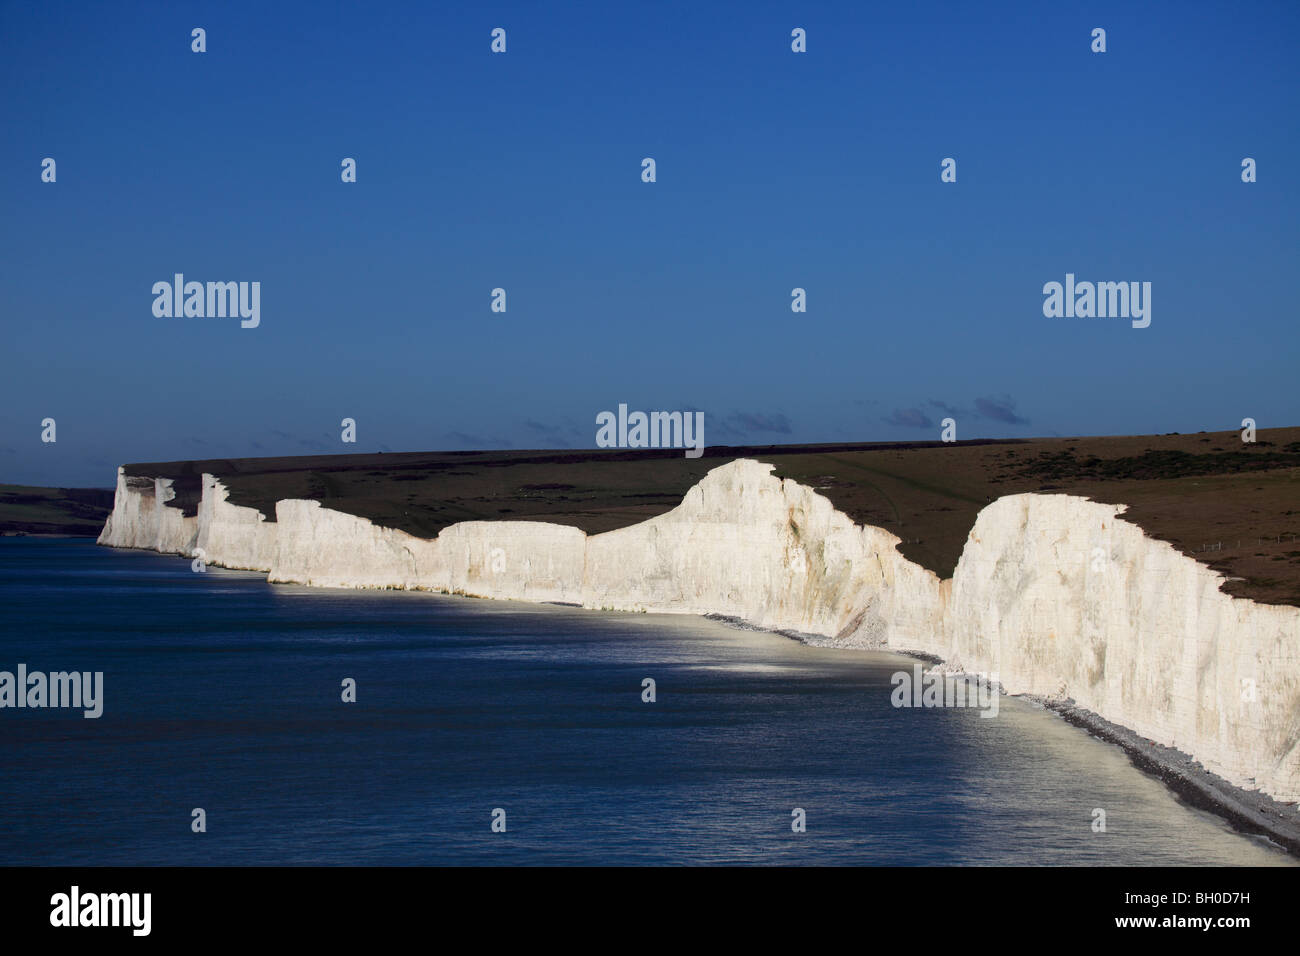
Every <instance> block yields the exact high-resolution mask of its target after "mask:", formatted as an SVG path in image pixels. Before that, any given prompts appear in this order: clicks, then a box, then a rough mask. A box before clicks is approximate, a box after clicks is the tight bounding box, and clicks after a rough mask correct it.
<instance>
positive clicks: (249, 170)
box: [0, 0, 1300, 486]
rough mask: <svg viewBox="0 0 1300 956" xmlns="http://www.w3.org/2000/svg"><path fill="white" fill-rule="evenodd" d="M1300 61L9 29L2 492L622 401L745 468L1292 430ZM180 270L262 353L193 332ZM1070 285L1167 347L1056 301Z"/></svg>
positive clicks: (0, 78) (553, 436)
mask: <svg viewBox="0 0 1300 956" xmlns="http://www.w3.org/2000/svg"><path fill="white" fill-rule="evenodd" d="M193 27H203V28H205V29H206V31H207V46H208V51H207V52H206V53H203V54H195V53H192V52H191V51H190V42H191V41H190V30H191V29H192V28H193ZM494 27H503V28H505V29H506V30H507V43H508V47H507V52H506V53H505V54H504V55H493V54H492V53H491V52H490V51H489V43H490V36H489V34H490V31H491V30H492V28H494ZM794 27H803V28H804V29H806V30H807V34H808V52H807V53H806V54H795V53H792V52H791V50H790V31H791V29H793V28H794ZM1094 27H1103V28H1105V29H1106V31H1107V47H1108V50H1107V52H1106V53H1105V54H1094V53H1092V52H1091V50H1090V43H1091V39H1090V33H1091V30H1092V29H1093V28H1094ZM1297 50H1300V4H1297V3H1293V2H1279V3H1243V4H1236V3H1218V4H1207V3H1197V2H1191V3H1187V2H1177V3H1173V2H1171V3H1149V4H1147V3H1143V4H1135V3H1132V2H1128V0H1126V2H1119V3H1087V4H1084V3H1050V4H1047V3H1041V2H1026V3H996V2H990V3H978V4H975V3H969V2H952V3H930V2H917V3H910V2H909V3H895V4H888V5H885V4H869V3H850V2H844V3H837V4H824V3H780V4H766V3H734V4H725V5H724V4H709V3H702V2H689V3H664V2H655V3H649V4H635V5H634V4H625V3H618V4H613V3H610V4H606V3H587V4H563V3H545V4H542V3H535V2H532V3H520V4H458V5H455V6H453V5H450V4H439V3H418V4H417V3H413V4H409V5H406V6H403V7H400V8H398V7H396V6H394V7H393V8H389V6H388V5H384V4H364V3H355V4H337V3H315V2H313V3H299V4H291V3H284V4H281V3H266V2H259V3H239V2H232V3H227V2H221V3H205V4H185V3H177V2H165V3H130V4H101V3H58V4H49V3H34V2H33V3H15V2H4V3H0V91H2V93H3V95H2V96H0V120H2V123H0V128H2V129H3V133H4V135H3V140H2V141H0V178H2V180H3V185H2V186H0V223H3V227H2V228H0V322H2V323H3V329H2V332H3V343H4V353H3V363H0V368H2V370H3V376H2V377H0V481H10V482H24V483H33V484H63V485H101V486H108V485H111V484H112V481H113V474H114V469H115V467H116V466H117V465H118V464H119V463H122V462H127V461H142V460H160V459H175V458H205V457H225V456H250V455H283V454H311V453H319V452H346V451H374V450H385V449H387V450H392V451H408V450H428V449H440V448H445V449H450V448H489V447H513V448H539V447H541V448H545V447H560V446H573V447H593V446H594V443H595V431H596V428H595V416H596V414H597V413H598V412H599V411H601V410H604V409H615V408H617V405H618V403H620V402H625V403H627V404H628V405H629V406H630V407H631V408H632V409H645V410H654V409H664V410H678V409H688V408H690V409H704V410H705V411H706V414H707V417H706V420H705V440H706V443H708V444H710V445H713V444H737V443H769V442H792V441H849V440H894V439H933V438H936V437H938V430H939V426H938V422H939V420H940V419H941V418H943V417H945V415H946V414H947V412H946V411H944V410H943V409H944V407H945V406H946V407H949V408H953V409H956V414H955V417H956V418H957V421H958V437H959V438H975V437H997V436H1031V435H1051V434H1109V433H1147V432H1168V431H1196V430H1200V429H1226V428H1233V427H1236V426H1237V425H1238V423H1239V422H1240V421H1241V419H1242V418H1243V417H1246V416H1250V417H1253V418H1255V419H1256V420H1257V421H1258V423H1259V425H1260V427H1270V426H1276V425H1295V424H1298V423H1300V388H1297V367H1298V366H1300V361H1298V360H1300V331H1297V320H1298V319H1300V308H1298V307H1297V292H1296V282H1297V272H1298V270H1297V263H1300V238H1298V237H1300V229H1298V227H1297V223H1300V177H1297V175H1296V173H1295V170H1294V168H1293V166H1294V164H1295V163H1296V162H1297V161H1298V160H1300V135H1298V127H1300V55H1297ZM47 156H48V157H53V158H54V159H55V160H56V161H57V164H58V165H57V175H58V180H57V182H56V183H54V184H48V183H42V182H41V181H40V172H41V170H40V164H41V160H42V159H43V158H45V157H47ZM646 156H652V157H654V158H655V159H656V161H657V164H658V182H656V183H654V184H645V183H642V182H641V178H640V172H641V166H640V164H641V160H642V158H643V157H646ZM949 156H951V157H954V158H955V159H956V160H957V162H958V182H957V183H956V184H955V185H950V184H943V183H941V182H940V181H939V171H940V168H939V164H940V161H941V160H942V159H943V158H944V157H949ZM1246 156H1250V157H1253V158H1255V159H1256V160H1257V162H1258V178H1259V181H1258V182H1256V183H1254V184H1250V185H1247V184H1243V183H1242V182H1241V178H1240V164H1241V160H1242V158H1243V157H1246ZM343 157H354V158H355V159H356V160H357V163H358V182H357V183H355V184H343V183H342V182H340V177H339V172H340V161H341V160H342V158H343ZM176 272H183V273H184V274H185V275H186V277H187V279H194V280H199V281H208V280H213V281H218V280H221V281H225V280H244V281H253V280H256V281H259V282H260V283H261V288H262V301H261V325H260V327H259V328H256V329H241V328H240V327H239V324H238V321H237V320H230V319H215V318H207V319H199V318H189V319H185V318H179V319H178V318H156V317H155V316H154V315H153V311H152V305H153V295H152V293H151V291H150V290H151V287H152V285H153V283H155V282H157V281H160V280H170V279H171V277H172V275H173V273H176ZM1067 272H1074V273H1075V274H1076V275H1077V276H1078V277H1079V278H1080V279H1094V280H1116V281H1119V280H1138V281H1150V282H1151V283H1152V324H1151V326H1150V328H1147V329H1140V330H1139V329H1133V328H1131V327H1130V325H1129V323H1128V322H1127V321H1124V320H1115V319H1110V320H1105V319H1091V320H1090V319H1048V318H1045V317H1044V316H1043V313H1042V304H1043V294H1042V291H1041V290H1042V286H1043V284H1044V283H1045V282H1048V281H1052V280H1056V281H1061V280H1063V279H1064V276H1065V273H1067ZM498 286H500V287H504V288H505V289H506V291H507V296H508V311H507V312H506V313H505V314H498V313H493V312H491V311H490V309H489V305H490V291H491V290H492V289H493V288H494V287H498ZM796 286H799V287H803V288H805V289H806V290H807V293H808V312H807V313H806V314H804V315H796V314H793V313H792V312H791V311H790V290H791V289H792V288H794V287H796ZM47 416H48V417H53V418H54V419H55V420H56V421H57V427H58V441H57V443H56V444H54V445H47V444H43V443H42V442H41V441H40V434H41V428H40V422H41V420H42V419H43V418H45V417H47ZM344 417H352V418H355V419H356V420H357V422H358V439H359V440H358V442H357V444H355V445H344V444H342V443H341V442H340V440H339V434H340V428H339V422H340V421H341V419H343V418H344Z"/></svg>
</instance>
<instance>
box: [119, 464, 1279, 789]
mask: <svg viewBox="0 0 1300 956" xmlns="http://www.w3.org/2000/svg"><path fill="white" fill-rule="evenodd" d="M772 468H773V466H772V465H769V464H763V463H760V462H758V461H754V460H747V459H742V460H738V461H733V462H731V463H729V464H726V465H723V466H721V467H718V468H715V469H714V470H712V471H710V472H709V473H708V474H707V475H706V476H705V477H704V478H703V480H701V481H700V482H699V483H698V484H696V485H695V486H694V487H692V488H691V489H690V490H689V491H688V492H687V494H686V496H685V497H684V499H683V500H682V502H681V504H680V505H678V506H677V507H676V508H674V509H673V510H671V511H669V512H667V513H665V514H661V515H659V516H657V517H654V518H650V519H648V520H646V521H643V522H641V523H639V524H635V525H632V526H629V527H625V528H620V529H618V530H615V531H607V532H604V533H601V534H594V535H587V534H585V533H584V532H583V531H582V530H580V529H578V528H572V527H567V526H561V525H556V524H549V523H544V522H534V521H470V522H463V523H460V524H454V525H451V526H450V527H447V528H444V529H443V530H442V531H441V532H440V533H439V534H438V536H437V537H436V538H433V539H426V538H420V537H416V536H413V535H411V534H407V533H405V532H403V531H399V530H395V529H392V528H385V527H380V526H378V525H375V524H373V523H372V522H371V521H369V520H367V519H365V518H359V517H356V516H353V515H348V514H343V513H341V512H338V511H332V510H330V509H328V508H324V507H322V506H321V504H320V503H319V502H316V501H307V500H296V499H289V500H282V501H279V502H278V503H277V504H276V506H275V520H274V521H267V520H265V518H264V516H263V515H261V514H260V513H259V512H257V511H256V510H254V509H252V508H245V507H239V506H236V505H232V504H230V503H229V502H228V501H227V492H226V489H225V488H224V487H223V486H222V484H221V482H220V481H219V480H217V479H216V478H213V477H212V476H211V475H204V476H203V482H202V497H201V499H200V502H199V505H198V508H197V514H195V515H192V516H189V517H186V516H185V515H184V514H183V510H182V509H178V508H175V507H168V504H167V503H168V501H170V500H172V499H173V498H174V495H175V492H174V491H173V489H172V487H171V485H172V481H171V479H168V478H156V479H147V478H139V477H128V476H127V475H126V474H125V473H124V471H122V470H121V469H119V475H118V482H117V494H116V500H115V503H114V508H113V513H112V515H111V516H110V517H109V519H108V521H107V523H106V524H105V526H104V531H103V533H102V534H101V535H100V538H99V541H100V543H101V544H105V545H110V546H114V547H128V548H146V549H150V550H156V551H160V552H163V553H175V554H182V555H185V556H188V557H195V556H198V557H201V558H203V560H205V561H206V562H208V563H210V564H214V565H219V566H223V567H229V568H243V569H249V570H257V571H264V572H266V573H267V574H268V577H269V580H271V581H273V582H292V583H300V584H306V585H314V586H321V587H360V588H402V589H426V590H433V591H442V592H447V593H452V594H468V595H476V596H482V597H491V598H514V599H519V600H525V601H561V602H570V603H576V604H581V605H583V606H585V607H590V608H610V609H618V610H644V611H654V612H666V613H687V614H719V615H725V616H727V617H732V618H737V619H740V620H743V621H745V622H748V623H750V624H752V625H754V626H756V627H761V628H768V629H772V630H781V631H791V632H798V633H799V634H801V635H804V636H807V637H808V638H810V639H813V640H817V641H818V642H819V643H824V644H828V645H840V646H846V647H876V648H887V649H891V650H896V651H907V652H921V653H925V654H930V655H934V656H937V657H940V658H942V659H944V660H945V661H947V662H948V663H949V665H950V666H951V667H959V668H962V669H965V670H968V671H972V672H986V673H993V674H996V676H997V678H998V679H999V680H1000V681H1001V683H1002V685H1003V687H1004V689H1005V690H1006V691H1007V692H1008V693H1012V694H1018V693H1030V694H1035V695H1040V696H1044V697H1048V698H1058V699H1066V698H1068V699H1073V700H1074V701H1075V702H1076V703H1077V704H1078V705H1079V706H1081V707H1083V708H1086V709H1088V710H1090V711H1093V712H1095V713H1096V714H1098V715H1100V716H1101V717H1103V718H1105V719H1106V720H1109V721H1111V722H1113V723H1115V724H1119V725H1121V726H1123V727H1127V728H1129V729H1131V730H1133V731H1134V732H1136V733H1137V734H1139V735H1141V736H1143V737H1145V738H1149V739H1150V740H1153V741H1155V742H1157V743H1160V744H1164V745H1166V746H1169V747H1175V748H1178V749H1179V750H1181V751H1184V752H1186V753H1188V754H1191V755H1192V756H1194V757H1195V758H1196V759H1197V760H1199V761H1201V762H1202V763H1203V764H1204V765H1205V767H1206V768H1207V769H1209V770H1210V771H1212V772H1213V773H1216V774H1218V775H1220V776H1222V777H1223V778H1225V779H1227V780H1228V781H1230V782H1231V783H1233V784H1235V785H1237V786H1239V787H1242V788H1245V789H1249V790H1259V791H1262V792H1263V793H1265V794H1268V795H1270V796H1272V797H1274V798H1276V799H1278V800H1282V801H1288V802H1294V801H1297V800H1300V608H1296V607H1290V606H1280V605H1265V604H1258V603H1255V602H1253V601H1250V600H1245V599H1241V598H1233V597H1231V596H1229V595H1227V594H1225V593H1223V592H1222V591H1221V590H1220V589H1219V586H1220V585H1221V584H1222V582H1223V577H1222V576H1221V575H1220V574H1219V573H1217V572H1215V571H1213V570H1211V569H1209V568H1208V567H1206V566H1204V565H1202V564H1200V563H1198V562H1197V561H1195V560H1194V559H1192V558H1190V557H1187V556H1185V555H1183V554H1181V553H1179V552H1178V551H1177V550H1176V549H1175V548H1173V547H1172V546H1170V545H1169V544H1167V543H1164V542H1162V541H1157V540H1154V539H1152V538H1150V537H1148V536H1147V535H1146V534H1145V533H1144V532H1143V531H1142V529H1141V528H1139V527H1137V526H1136V525H1134V524H1131V523H1129V522H1127V521H1125V520H1124V519H1123V518H1122V517H1121V515H1122V514H1123V512H1124V507H1123V506H1121V505H1111V504H1099V503H1096V502H1093V501H1089V500H1087V499H1085V498H1081V497H1077V496H1074V495H1065V494H1017V495H1009V496H1007V497H1004V498H1000V499H998V500H997V501H995V502H993V503H992V504H990V505H988V506H987V507H985V508H984V509H983V510H982V511H981V512H980V513H979V516H978V518H977V520H976V522H975V525H974V527H973V528H972V529H971V531H970V534H969V536H968V538H967V541H966V544H965V547H964V549H963V551H962V554H961V558H960V560H959V562H958V564H957V568H956V571H955V573H954V576H953V577H952V578H951V579H945V580H941V579H940V578H939V577H938V576H937V575H936V574H934V573H933V572H931V571H929V570H926V569H925V568H922V567H921V566H920V565H918V564H914V563H913V562H911V561H909V560H907V559H906V558H905V557H903V556H902V555H901V554H900V553H899V551H898V549H897V545H898V544H899V541H900V539H899V538H898V537H896V536H895V535H893V534H891V533H889V532H887V531H884V530H882V529H880V528H876V527H872V526H870V525H866V526H862V525H857V524H855V523H854V522H853V521H852V520H851V519H850V518H849V517H847V516H846V515H844V514H843V513H841V512H839V511H837V510H836V509H835V507H834V506H833V505H832V504H831V502H830V501H829V500H828V499H827V498H825V497H823V496H822V495H820V494H818V493H817V492H815V491H814V490H813V489H811V488H809V487H807V486H805V485H802V484H799V483H798V482H796V481H794V480H792V479H786V480H782V479H779V478H777V477H775V476H773V475H772V474H771V472H772Z"/></svg>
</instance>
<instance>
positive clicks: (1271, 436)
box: [127, 428, 1300, 605]
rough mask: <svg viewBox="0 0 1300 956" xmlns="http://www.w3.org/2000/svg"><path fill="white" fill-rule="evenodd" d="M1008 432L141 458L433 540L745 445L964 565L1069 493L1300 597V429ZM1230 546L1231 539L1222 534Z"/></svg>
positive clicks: (651, 487)
mask: <svg viewBox="0 0 1300 956" xmlns="http://www.w3.org/2000/svg"><path fill="white" fill-rule="evenodd" d="M1258 439H1259V440H1258V441H1257V442H1256V443H1254V444H1250V445H1247V444H1243V443H1242V441H1241V437H1240V434H1239V433H1238V432H1235V431H1231V432H1209V433H1207V432H1201V433H1198V434H1187V435H1179V434H1169V435H1153V436H1128V437H1101V438H1037V439H1029V440H1007V441H969V442H958V443H955V444H947V445H945V444H943V443H941V442H909V443H876V444H857V445H848V444H846V445H765V446H748V447H733V448H728V447H716V448H709V449H707V450H706V451H705V454H704V457H702V458H697V459H690V458H686V457H684V456H683V455H682V453H681V452H680V451H630V450H608V451H602V450H581V451H473V452H427V453H424V452H415V453H409V454H388V455H385V454H373V455H323V456H305V457H294V458H242V459H217V460H208V461H192V462H166V463H152V464H138V465H131V466H128V468H127V474H128V475H138V476H155V475H157V476H163V477H172V478H174V479H176V488H177V490H178V497H177V499H176V500H175V501H174V502H172V504H173V506H179V507H182V508H184V509H185V510H186V512H187V513H189V514H193V513H194V510H195V508H196V507H197V504H198V493H199V476H200V475H201V474H202V473H203V472H205V471H206V472H210V473H212V474H215V475H218V476H219V477H221V478H222V479H223V481H224V482H225V483H226V485H227V487H228V488H229V489H230V494H231V501H233V502H234V503H235V504H240V505H247V506H251V507H255V508H257V509H258V510H260V511H261V512H262V513H263V514H265V515H266V516H267V518H268V519H270V520H274V518H275V502H276V500H278V499H280V498H312V499H315V500H318V501H320V502H322V503H323V504H324V505H325V506H326V507H329V508H334V509H336V510H339V511H343V512H347V513H349V514H354V515H359V516H361V517H364V518H369V519H371V520H373V521H375V522H376V523H378V524H382V525H387V526H389V527H395V528H401V529H402V530H404V531H407V532H410V533H411V534H415V535H419V536H421V537H433V536H435V535H436V534H437V533H438V532H439V531H440V530H442V529H443V528H445V527H447V526H448V525H450V524H454V523H455V522H458V521H471V520H478V521H495V520H505V519H508V520H516V521H553V522H556V523H558V524H566V525H573V526H575V527H579V528H582V529H583V530H584V531H586V532H588V533H593V534H594V533H598V532H601V531H609V530H612V529H614V528H622V527H626V526H627V525H630V524H635V523H636V522H638V521H644V520H645V519H646V518H650V517H653V516H654V515H658V514H662V513H664V512H665V511H668V510H669V509H671V508H673V507H675V506H676V505H677V504H678V503H679V502H680V501H681V498H682V495H683V494H685V492H686V491H687V489H688V488H690V486H691V485H693V484H695V483H696V482H697V481H699V480H700V478H702V477H703V476H704V474H705V473H706V472H708V471H709V470H711V469H713V468H716V467H718V466H719V465H722V464H724V463H725V462H728V461H732V460H734V459H736V458H755V459H758V460H760V461H764V462H771V463H772V464H774V465H775V466H776V470H775V474H777V475H778V476H780V477H782V478H793V479H795V480H797V481H799V482H802V483H804V484H807V485H810V486H812V487H814V488H816V489H817V490H818V491H820V492H821V493H822V494H823V495H825V496H826V497H827V498H829V499H830V500H831V501H832V502H833V503H834V504H835V506H836V507H837V508H839V509H840V510H841V511H843V512H845V513H846V514H848V515H849V516H850V517H851V518H853V520H854V521H857V522H858V523H860V524H861V523H870V524H874V525H878V526H880V527H883V528H886V529H888V530H889V531H892V532H893V533H894V534H896V535H898V536H899V537H900V538H902V539H903V543H902V544H900V545H899V550H900V551H902V553H903V554H904V555H906V556H907V557H908V558H910V559H911V560H913V561H916V562H918V563H920V564H922V565H924V566H925V567H927V568H930V569H931V570H933V571H935V572H937V573H938V574H940V575H941V576H943V577H949V576H951V575H952V572H953V569H954V567H955V566H956V564H957V558H958V557H959V556H960V554H961V549H962V546H963V545H964V544H965V541H966V536H967V534H968V532H969V531H970V528H971V525H972V524H973V523H974V521H975V516H976V514H977V513H978V512H979V510H980V509H981V508H983V507H984V506H985V505H987V504H988V503H989V502H990V501H992V500H994V499H995V498H998V497H1000V496H1002V495H1009V494H1018V493H1021V492H1030V491H1035V492H1062V493H1069V494H1076V495H1085V496H1087V497H1089V498H1092V499H1094V500H1096V501H1104V502H1109V503H1114V504H1126V505H1128V506H1129V510H1128V512H1127V515H1126V517H1127V518H1128V520H1131V521H1133V522H1135V523H1136V524H1138V525H1140V526H1142V527H1143V528H1144V529H1145V530H1146V531H1147V532H1148V533H1149V534H1151V535H1153V536H1154V537H1157V538H1161V539H1163V540H1165V541H1168V542H1170V543H1171V544H1173V545H1174V546H1175V547H1177V548H1178V549H1179V550H1180V551H1182V552H1184V553H1185V554H1189V555H1193V556H1194V557H1196V558H1197V559H1198V560H1200V561H1203V562H1204V563H1206V564H1208V565H1209V566H1211V567H1213V568H1215V569H1217V570H1219V571H1222V572H1224V573H1225V574H1227V575H1228V576H1229V577H1231V578H1233V579H1234V580H1231V581H1229V582H1228V584H1227V585H1226V586H1225V588H1224V590H1226V591H1228V592H1229V593H1231V594H1234V595H1236V596H1239V597H1250V598H1253V599H1255V600H1257V601H1263V602H1267V603H1273V604H1295V605H1300V428H1277V429H1269V430H1264V431H1260V432H1259V435H1258ZM1220 545H1221V547H1220Z"/></svg>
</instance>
